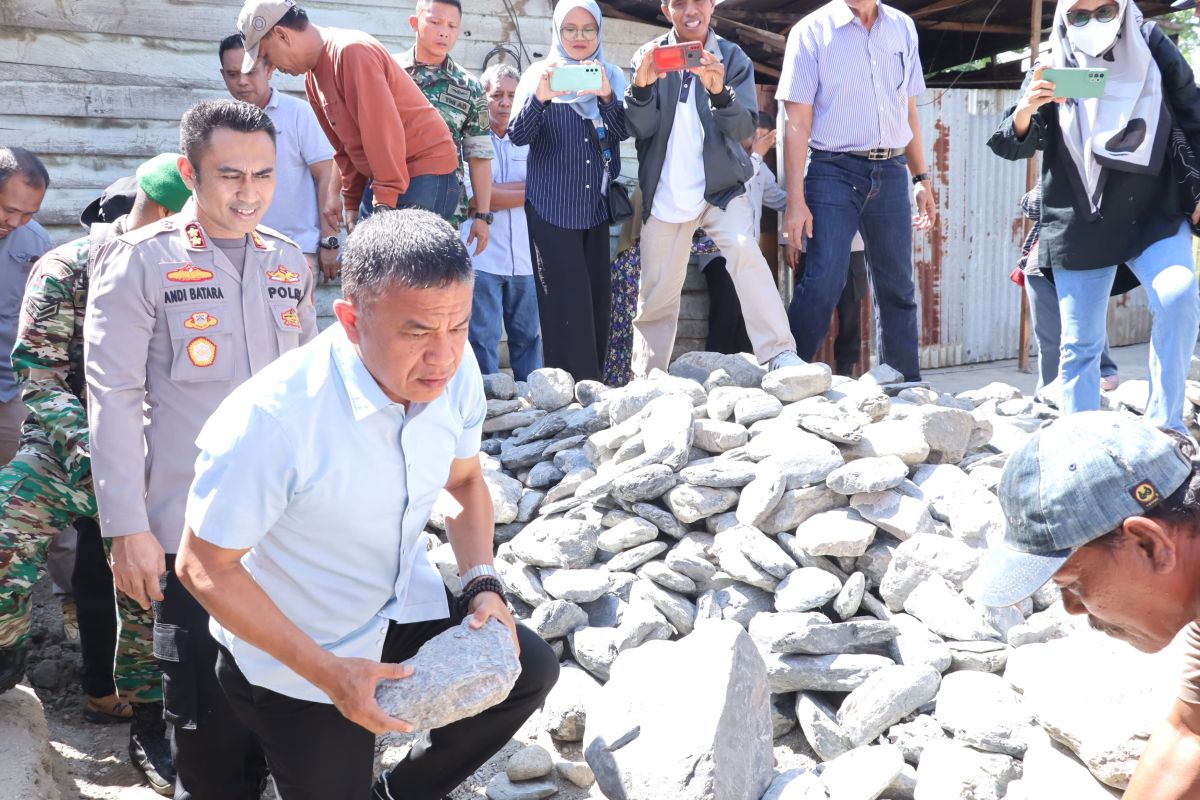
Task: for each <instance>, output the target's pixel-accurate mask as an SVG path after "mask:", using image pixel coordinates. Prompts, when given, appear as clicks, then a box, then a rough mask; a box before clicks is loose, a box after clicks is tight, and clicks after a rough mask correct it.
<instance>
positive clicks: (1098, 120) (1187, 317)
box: [988, 0, 1200, 431]
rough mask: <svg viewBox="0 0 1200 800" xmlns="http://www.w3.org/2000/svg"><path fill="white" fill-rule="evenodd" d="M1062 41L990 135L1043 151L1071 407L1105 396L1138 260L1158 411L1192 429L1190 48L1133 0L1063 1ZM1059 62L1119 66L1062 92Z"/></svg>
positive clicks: (1006, 149) (1018, 148) (1045, 255)
mask: <svg viewBox="0 0 1200 800" xmlns="http://www.w3.org/2000/svg"><path fill="white" fill-rule="evenodd" d="M1050 43H1051V51H1050V53H1049V55H1048V57H1047V58H1046V59H1045V60H1044V61H1043V63H1040V64H1038V65H1036V66H1035V68H1034V70H1033V73H1032V74H1031V75H1030V76H1029V78H1027V79H1026V82H1025V86H1024V87H1023V88H1022V91H1021V98H1020V100H1019V101H1018V102H1017V105H1016V106H1015V107H1014V108H1012V109H1010V111H1009V113H1008V115H1007V116H1006V117H1005V119H1004V121H1003V122H1002V123H1001V124H1000V128H999V129H998V130H997V131H996V133H995V134H993V135H992V138H991V140H990V141H989V142H988V144H989V145H990V146H991V148H992V150H993V151H995V152H996V153H997V154H998V155H1000V156H1002V157H1004V158H1009V159H1014V160H1015V159H1022V158H1030V157H1032V156H1033V155H1035V153H1036V152H1038V151H1042V152H1043V158H1042V189H1043V201H1042V229H1041V240H1040V242H1039V259H1040V264H1041V266H1042V268H1043V269H1050V270H1053V272H1052V275H1053V277H1054V282H1055V287H1056V290H1057V293H1058V298H1059V308H1060V310H1061V312H1062V324H1063V332H1062V345H1061V358H1060V365H1059V379H1060V381H1061V382H1062V409H1063V411H1065V412H1067V413H1073V412H1076V411H1087V410H1090V409H1096V408H1099V407H1100V354H1101V351H1102V350H1103V348H1104V341H1105V320H1106V317H1107V310H1108V296H1109V290H1110V289H1111V288H1112V285H1113V277H1114V275H1115V274H1116V271H1117V265H1118V264H1121V263H1125V264H1128V266H1129V268H1130V269H1131V270H1132V271H1133V273H1134V274H1135V275H1136V276H1137V278H1138V280H1139V281H1140V282H1141V284H1142V285H1143V286H1144V287H1146V292H1147V295H1148V297H1149V301H1150V310H1151V313H1152V315H1153V325H1152V328H1151V341H1150V384H1151V390H1150V400H1149V404H1148V406H1147V408H1146V417H1147V419H1148V420H1149V421H1150V422H1151V423H1153V424H1155V425H1158V426H1161V427H1171V428H1174V429H1176V430H1179V431H1186V429H1185V427H1184V423H1183V400H1184V396H1183V391H1184V381H1185V379H1186V377H1187V370H1188V365H1189V363H1190V360H1191V355H1192V350H1193V348H1194V346H1195V344H1196V332H1197V319H1198V315H1200V302H1198V299H1197V292H1196V280H1195V276H1194V274H1193V272H1192V243H1191V229H1190V227H1189V224H1188V223H1189V219H1188V217H1189V216H1190V215H1192V214H1193V211H1194V209H1192V208H1184V206H1183V204H1182V202H1180V200H1179V197H1180V193H1179V192H1178V191H1177V188H1176V185H1175V177H1174V175H1173V173H1172V163H1173V162H1172V159H1171V158H1170V155H1169V152H1168V146H1169V143H1170V140H1171V129H1172V127H1173V126H1174V127H1177V128H1179V129H1181V130H1182V132H1183V134H1184V135H1185V136H1186V137H1187V138H1188V139H1189V140H1190V141H1192V142H1193V143H1200V91H1197V88H1196V85H1195V81H1194V78H1193V76H1192V70H1191V67H1189V66H1188V63H1187V62H1186V61H1185V60H1184V58H1183V56H1182V55H1181V54H1180V52H1179V50H1178V49H1177V48H1176V47H1175V45H1174V44H1172V42H1171V40H1170V39H1168V38H1167V37H1166V36H1165V35H1164V34H1163V33H1162V31H1161V30H1159V29H1158V28H1157V27H1156V26H1155V25H1154V24H1153V23H1149V24H1145V23H1143V20H1142V14H1141V12H1140V11H1139V10H1138V8H1137V6H1136V5H1135V4H1134V3H1133V2H1132V1H1131V0H1059V2H1058V5H1057V7H1056V8H1055V11H1054V26H1053V28H1052V30H1051V36H1050ZM1047 67H1055V68H1062V67H1068V68H1079V67H1083V68H1089V67H1090V68H1105V69H1107V70H1108V82H1107V84H1106V86H1105V89H1104V95H1103V96H1102V97H1099V98H1095V99H1069V98H1063V97H1057V96H1056V93H1055V87H1054V84H1053V83H1051V82H1049V81H1047V80H1044V79H1043V74H1042V73H1043V70H1045V69H1046V68H1047ZM1195 212H1196V215H1197V216H1200V209H1196V210H1195Z"/></svg>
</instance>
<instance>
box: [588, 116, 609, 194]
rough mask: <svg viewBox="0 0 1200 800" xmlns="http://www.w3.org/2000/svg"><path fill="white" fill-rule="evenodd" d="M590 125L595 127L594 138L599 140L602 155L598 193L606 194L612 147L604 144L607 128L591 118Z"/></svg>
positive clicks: (606, 137)
mask: <svg viewBox="0 0 1200 800" xmlns="http://www.w3.org/2000/svg"><path fill="white" fill-rule="evenodd" d="M592 125H593V126H594V127H595V128H596V138H598V139H599V140H600V155H601V156H603V157H604V177H603V178H601V179H600V194H602V195H607V194H608V182H609V167H610V166H611V164H612V148H611V147H606V146H605V142H606V141H607V140H608V129H607V128H605V127H604V123H603V122H601V121H600V120H598V119H594V120H592Z"/></svg>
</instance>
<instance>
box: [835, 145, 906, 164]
mask: <svg viewBox="0 0 1200 800" xmlns="http://www.w3.org/2000/svg"><path fill="white" fill-rule="evenodd" d="M845 153H846V155H848V156H857V157H859V158H865V159H867V160H868V161H887V160H889V159H892V158H895V157H896V156H902V155H904V148H902V147H890V148H889V147H873V148H871V149H870V150H847V151H845Z"/></svg>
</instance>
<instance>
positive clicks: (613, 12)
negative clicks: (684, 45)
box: [597, 3, 662, 25]
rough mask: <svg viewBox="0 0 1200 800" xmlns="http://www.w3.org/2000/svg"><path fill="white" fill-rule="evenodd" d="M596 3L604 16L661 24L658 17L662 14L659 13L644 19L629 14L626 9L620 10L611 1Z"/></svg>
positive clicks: (627, 20)
mask: <svg viewBox="0 0 1200 800" xmlns="http://www.w3.org/2000/svg"><path fill="white" fill-rule="evenodd" d="M597 5H598V6H600V10H601V11H602V12H604V16H606V17H612V18H613V19H623V20H625V21H626V22H648V23H650V24H651V25H661V24H662V20H661V19H659V18H660V17H661V16H662V15H661V14H656V15H655V18H654V19H644V18H642V17H638V16H634V15H633V14H630V13H629V12H627V11H622V10H621V9H619V8H617V7H616V6H614V5H613V4H612V3H597Z"/></svg>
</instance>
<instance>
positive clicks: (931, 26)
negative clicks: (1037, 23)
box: [921, 21, 1029, 34]
mask: <svg viewBox="0 0 1200 800" xmlns="http://www.w3.org/2000/svg"><path fill="white" fill-rule="evenodd" d="M921 27H922V28H926V29H928V30H935V31H956V32H958V33H1011V34H1024V33H1029V29H1028V28H1025V27H1023V26H1021V25H997V24H995V23H992V22H989V23H988V24H987V25H984V24H982V23H980V22H946V21H936V22H925V23H922V24H921Z"/></svg>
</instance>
